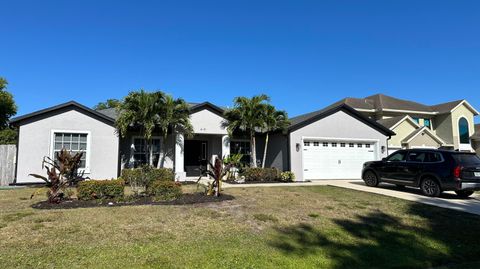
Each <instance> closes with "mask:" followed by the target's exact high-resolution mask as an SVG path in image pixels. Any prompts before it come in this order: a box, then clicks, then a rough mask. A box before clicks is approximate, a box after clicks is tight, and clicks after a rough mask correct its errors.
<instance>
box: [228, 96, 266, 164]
mask: <svg viewBox="0 0 480 269" xmlns="http://www.w3.org/2000/svg"><path fill="white" fill-rule="evenodd" d="M268 101H270V98H269V97H268V96H266V95H265V94H261V95H257V96H253V97H252V98H248V97H236V98H235V99H234V100H233V103H234V104H233V108H232V109H229V110H227V111H226V112H225V118H226V121H225V122H224V126H226V127H227V130H228V132H229V133H230V135H232V134H233V132H234V131H243V132H247V133H248V134H249V136H250V148H251V151H252V152H251V154H250V166H251V167H257V154H256V143H255V133H256V131H259V130H261V128H263V126H264V125H265V124H264V117H263V113H264V111H265V108H266V106H267V102H268Z"/></svg>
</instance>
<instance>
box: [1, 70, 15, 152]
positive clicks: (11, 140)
mask: <svg viewBox="0 0 480 269" xmlns="http://www.w3.org/2000/svg"><path fill="white" fill-rule="evenodd" d="M7 85H8V82H7V80H6V79H4V78H2V77H0V144H15V143H16V141H17V136H18V134H17V131H16V130H13V129H10V128H9V127H8V121H9V119H10V117H12V116H14V115H15V114H17V105H16V104H15V101H14V100H13V95H12V94H11V93H9V92H7V91H6V89H7Z"/></svg>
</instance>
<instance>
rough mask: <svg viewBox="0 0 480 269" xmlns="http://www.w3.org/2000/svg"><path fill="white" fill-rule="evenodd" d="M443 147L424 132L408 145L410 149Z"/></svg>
mask: <svg viewBox="0 0 480 269" xmlns="http://www.w3.org/2000/svg"><path fill="white" fill-rule="evenodd" d="M441 146H442V145H441V144H440V143H438V142H437V141H436V140H435V139H433V138H432V137H431V136H430V135H428V134H427V133H425V132H423V133H421V134H419V135H417V136H416V137H415V138H413V139H412V141H410V143H408V148H415V147H424V148H440V147H441Z"/></svg>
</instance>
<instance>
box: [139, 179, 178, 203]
mask: <svg viewBox="0 0 480 269" xmlns="http://www.w3.org/2000/svg"><path fill="white" fill-rule="evenodd" d="M147 195H148V196H154V197H156V198H159V199H160V200H173V199H177V198H179V197H180V196H181V195H182V187H181V185H180V184H178V183H175V182H172V181H165V180H155V181H153V182H152V183H151V184H150V186H149V187H148V190H147Z"/></svg>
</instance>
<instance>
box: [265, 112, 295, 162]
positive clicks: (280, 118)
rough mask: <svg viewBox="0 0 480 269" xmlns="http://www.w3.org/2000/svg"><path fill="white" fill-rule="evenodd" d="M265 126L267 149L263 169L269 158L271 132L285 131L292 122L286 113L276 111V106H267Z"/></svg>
mask: <svg viewBox="0 0 480 269" xmlns="http://www.w3.org/2000/svg"><path fill="white" fill-rule="evenodd" d="M263 120H264V126H263V128H262V130H263V132H264V133H265V147H264V149H263V160H262V168H265V160H266V158H267V148H268V139H269V134H270V133H271V132H275V131H280V130H282V131H283V130H285V129H286V128H287V127H288V125H289V124H290V122H289V121H288V115H287V112H285V111H283V110H282V111H279V110H276V109H275V107H274V106H272V105H270V104H269V105H267V106H266V107H265V110H264V113H263Z"/></svg>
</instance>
